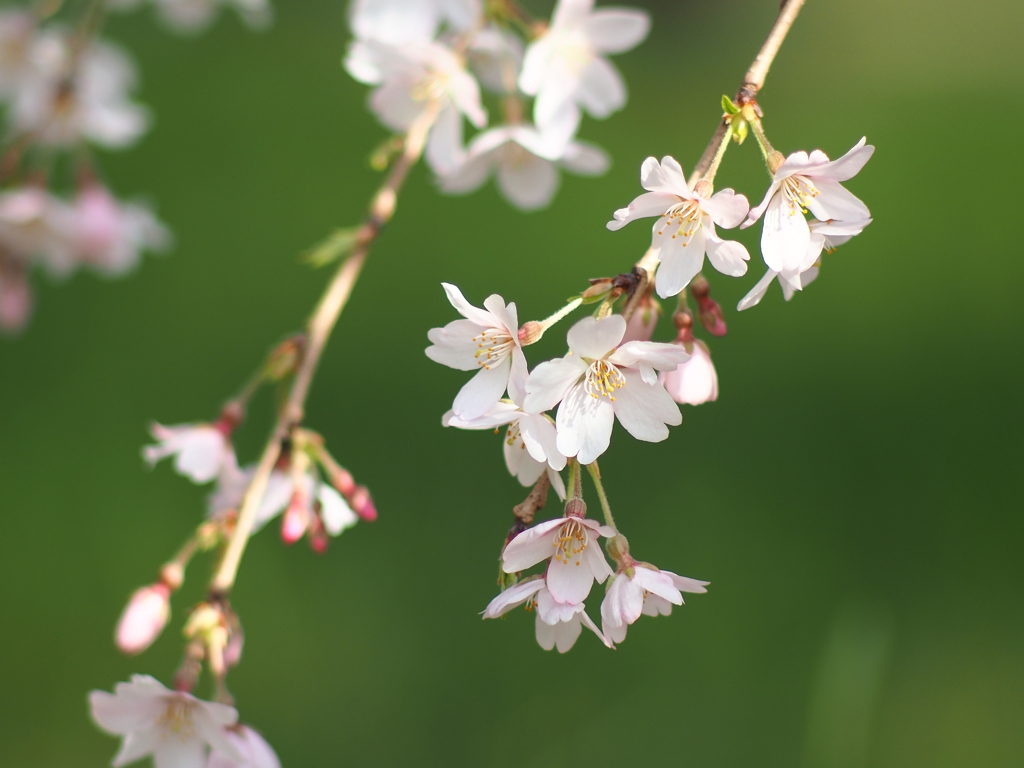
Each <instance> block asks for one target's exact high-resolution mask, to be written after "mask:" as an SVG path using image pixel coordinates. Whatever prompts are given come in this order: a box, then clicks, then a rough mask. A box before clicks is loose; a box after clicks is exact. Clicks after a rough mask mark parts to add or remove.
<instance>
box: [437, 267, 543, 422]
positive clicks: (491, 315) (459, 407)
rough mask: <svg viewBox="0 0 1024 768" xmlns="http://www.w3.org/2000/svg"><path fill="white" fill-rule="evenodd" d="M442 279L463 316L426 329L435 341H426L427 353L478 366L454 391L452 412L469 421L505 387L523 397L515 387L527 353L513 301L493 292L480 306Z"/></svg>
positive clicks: (460, 365)
mask: <svg viewBox="0 0 1024 768" xmlns="http://www.w3.org/2000/svg"><path fill="white" fill-rule="evenodd" d="M441 285H442V286H444V290H445V293H447V294H448V301H450V302H451V303H452V306H453V307H455V309H456V310H458V312H459V314H460V315H462V316H463V317H464V318H465V320H453V321H452V322H450V323H448V325H446V326H445V327H444V328H432V329H430V332H429V333H428V334H427V338H428V339H430V341H431V342H433V346H430V347H427V350H426V353H427V357H429V358H430V359H431V360H433V361H434V362H437V363H441V365H447V366H448V367H449V368H456V369H458V370H460V371H477V374H476V376H474V377H473V378H472V379H470V380H469V381H468V382H467V383H466V384H465V386H463V387H462V389H461V390H459V394H458V395H456V397H455V403H454V404H453V405H452V411H453V412H454V414H455V415H456V416H458V417H460V418H462V419H465V420H467V421H470V420H473V419H478V418H480V417H481V416H483V415H484V414H485V413H487V411H488V410H490V408H492V407H493V406H494V405H495V404H496V403H497V402H498V401H499V400H500V399H501V396H502V395H503V394H504V393H505V390H506V389H508V390H509V393H510V394H511V395H512V398H513V400H517V399H518V400H519V401H520V402H522V397H523V395H524V393H522V392H519V391H517V382H520V381H523V380H525V378H526V356H525V355H524V354H523V349H522V345H521V344H520V342H519V320H518V316H517V314H516V305H515V304H508V305H506V304H505V301H504V299H502V298H501V296H498V295H497V294H492V295H491V296H488V297H487V299H485V300H484V309H479V308H477V307H474V306H473V305H472V304H470V303H469V302H468V301H466V299H465V297H464V296H463V295H462V292H461V291H460V290H459V289H458V288H456V287H455V286H454V285H450V284H449V283H442V284H441Z"/></svg>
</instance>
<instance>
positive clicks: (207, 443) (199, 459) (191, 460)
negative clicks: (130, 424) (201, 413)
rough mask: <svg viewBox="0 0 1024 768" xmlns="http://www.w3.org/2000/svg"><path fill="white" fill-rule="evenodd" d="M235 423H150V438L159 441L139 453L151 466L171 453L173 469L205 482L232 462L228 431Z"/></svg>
mask: <svg viewBox="0 0 1024 768" xmlns="http://www.w3.org/2000/svg"><path fill="white" fill-rule="evenodd" d="M236 425H237V422H234V421H232V420H231V419H226V418H221V419H219V420H218V421H216V422H215V423H213V424H178V425H176V426H173V427H165V426H163V425H162V424H157V423H155V422H154V423H153V426H152V427H150V432H152V434H153V437H154V438H155V439H157V440H159V441H160V442H159V443H158V444H157V445H147V446H146V447H145V448H143V449H142V455H143V457H144V458H145V459H146V461H147V462H149V465H150V466H153V465H154V464H156V463H157V462H158V461H160V460H161V459H164V458H166V457H168V456H174V469H175V470H176V471H177V472H178V474H181V475H185V477H188V478H190V479H191V480H192V481H193V482H195V483H208V482H210V481H211V480H213V479H214V478H215V477H217V476H218V475H219V474H220V473H221V471H222V470H223V469H224V467H225V466H226V462H233V461H234V455H235V454H234V449H233V448H232V447H231V439H230V435H231V431H232V430H233V429H234V427H235V426H236Z"/></svg>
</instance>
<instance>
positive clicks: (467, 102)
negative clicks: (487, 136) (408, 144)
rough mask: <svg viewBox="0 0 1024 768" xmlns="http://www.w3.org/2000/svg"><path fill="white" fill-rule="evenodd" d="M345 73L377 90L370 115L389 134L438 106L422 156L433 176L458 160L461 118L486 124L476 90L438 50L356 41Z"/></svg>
mask: <svg viewBox="0 0 1024 768" xmlns="http://www.w3.org/2000/svg"><path fill="white" fill-rule="evenodd" d="M345 68H346V69H347V70H348V73H349V74H350V75H351V76H352V77H353V78H355V79H356V80H358V81H359V82H361V83H365V84H367V85H372V86H376V87H375V88H374V89H373V91H371V93H370V109H371V110H372V111H373V112H374V114H376V115H377V117H378V118H379V119H380V121H381V122H382V123H384V125H386V126H387V127H388V128H390V129H392V130H394V131H406V130H408V129H409V127H410V126H411V125H412V124H413V123H414V122H415V121H416V119H417V118H418V117H419V116H420V115H421V114H422V113H423V111H424V109H426V108H427V107H428V105H429V104H431V103H436V104H437V105H438V106H439V108H440V111H439V112H438V115H437V118H436V120H435V122H434V125H433V127H432V128H431V130H430V136H429V138H428V139H427V146H426V150H425V153H424V154H425V157H426V159H427V162H428V163H429V164H430V167H431V168H433V169H434V171H435V172H436V173H438V174H442V175H443V174H445V173H450V172H452V171H453V170H455V168H457V167H458V164H459V162H460V160H461V157H462V153H463V148H462V115H465V116H466V117H467V118H468V119H469V121H470V122H471V123H473V125H475V126H476V127H477V128H483V127H484V125H485V124H486V123H487V113H486V112H485V111H484V108H483V107H482V106H481V105H480V86H479V85H478V84H477V82H476V80H475V79H474V78H473V76H472V75H471V74H469V73H468V72H467V71H466V70H465V69H464V68H463V62H462V61H461V60H460V58H459V57H458V56H456V54H455V53H453V52H452V51H451V50H449V49H448V48H446V47H445V46H443V45H440V44H437V43H431V42H412V43H406V44H404V45H401V46H398V45H389V44H386V43H381V42H378V41H376V40H357V41H356V42H354V43H353V44H352V45H351V46H350V47H349V50H348V55H347V56H346V57H345Z"/></svg>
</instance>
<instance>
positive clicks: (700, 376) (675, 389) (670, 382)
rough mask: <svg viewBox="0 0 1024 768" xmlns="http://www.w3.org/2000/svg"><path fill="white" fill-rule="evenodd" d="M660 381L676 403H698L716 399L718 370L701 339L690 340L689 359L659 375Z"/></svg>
mask: <svg viewBox="0 0 1024 768" xmlns="http://www.w3.org/2000/svg"><path fill="white" fill-rule="evenodd" d="M661 383H662V384H663V385H664V387H665V390H666V391H667V392H668V393H669V395H670V396H671V397H672V399H673V400H675V401H676V402H677V403H680V404H682V403H688V404H689V405H700V404H701V403H707V402H710V401H712V400H717V399H718V372H717V371H715V366H714V363H712V362H711V354H710V353H709V352H708V348H707V345H706V344H704V342H702V341H694V342H692V349H691V351H690V359H689V360H686V361H685V362H682V363H680V364H679V365H677V366H676V368H675V370H672V371H668V372H666V373H663V374H662V375H661Z"/></svg>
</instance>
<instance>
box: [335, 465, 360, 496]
mask: <svg viewBox="0 0 1024 768" xmlns="http://www.w3.org/2000/svg"><path fill="white" fill-rule="evenodd" d="M331 485H333V486H334V487H335V488H336V489H337V491H338V493H340V494H341V495H342V496H344V497H345V498H349V497H350V496H352V494H354V493H355V492H356V481H355V480H353V479H352V473H351V472H349V471H348V470H347V469H345V468H344V467H338V468H337V469H336V470H335V471H334V473H333V474H332V475H331Z"/></svg>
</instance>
